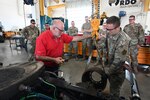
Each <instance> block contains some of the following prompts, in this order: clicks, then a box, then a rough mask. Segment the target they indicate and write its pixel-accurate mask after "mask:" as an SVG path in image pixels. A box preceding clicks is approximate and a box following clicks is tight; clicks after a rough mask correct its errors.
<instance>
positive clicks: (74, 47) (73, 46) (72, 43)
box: [69, 42, 78, 57]
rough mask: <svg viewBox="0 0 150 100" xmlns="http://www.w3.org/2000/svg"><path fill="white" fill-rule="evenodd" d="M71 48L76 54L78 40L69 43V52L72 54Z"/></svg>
mask: <svg viewBox="0 0 150 100" xmlns="http://www.w3.org/2000/svg"><path fill="white" fill-rule="evenodd" d="M72 49H74V51H75V56H76V57H77V55H78V42H71V43H70V44H69V54H70V55H72Z"/></svg>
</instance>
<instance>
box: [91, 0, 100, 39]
mask: <svg viewBox="0 0 150 100" xmlns="http://www.w3.org/2000/svg"><path fill="white" fill-rule="evenodd" d="M99 5H100V0H92V19H91V26H92V29H93V31H92V37H93V38H95V37H96V39H98V30H99V25H100V17H99V13H100V12H99ZM94 8H95V9H94Z"/></svg>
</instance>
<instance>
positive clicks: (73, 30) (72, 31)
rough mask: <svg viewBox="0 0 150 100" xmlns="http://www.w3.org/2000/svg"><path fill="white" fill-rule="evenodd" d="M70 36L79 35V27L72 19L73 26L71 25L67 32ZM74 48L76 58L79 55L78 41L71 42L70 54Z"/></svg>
mask: <svg viewBox="0 0 150 100" xmlns="http://www.w3.org/2000/svg"><path fill="white" fill-rule="evenodd" d="M67 33H68V34H69V35H70V36H77V35H78V28H77V27H75V22H74V21H72V22H71V27H69V29H68V32H67ZM72 48H74V51H75V58H76V59H78V58H77V55H78V44H77V41H73V42H71V43H70V44H69V54H70V56H71V55H72Z"/></svg>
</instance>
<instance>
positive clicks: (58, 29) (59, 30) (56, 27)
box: [55, 27, 64, 32]
mask: <svg viewBox="0 0 150 100" xmlns="http://www.w3.org/2000/svg"><path fill="white" fill-rule="evenodd" d="M55 28H57V29H58V30H59V31H61V32H63V31H64V30H61V29H59V28H58V27H55Z"/></svg>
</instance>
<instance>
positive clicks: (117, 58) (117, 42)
mask: <svg viewBox="0 0 150 100" xmlns="http://www.w3.org/2000/svg"><path fill="white" fill-rule="evenodd" d="M106 23H107V24H106V29H107V33H106V34H107V35H100V37H99V38H100V40H101V39H103V42H102V43H101V44H99V45H98V49H102V48H104V47H107V48H108V49H106V50H107V51H106V52H108V59H109V61H108V65H107V70H106V74H107V75H108V79H109V82H110V93H111V94H112V99H111V100H119V95H120V89H121V86H122V84H123V82H124V79H125V71H124V68H123V67H122V65H123V63H124V62H125V61H126V60H128V59H129V58H128V56H129V50H128V49H129V42H130V37H129V36H128V35H127V34H126V33H125V32H123V31H122V30H121V28H120V19H119V18H118V17H116V16H112V17H109V18H108V19H107V21H106ZM106 41H108V42H106ZM106 43H107V44H106Z"/></svg>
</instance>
